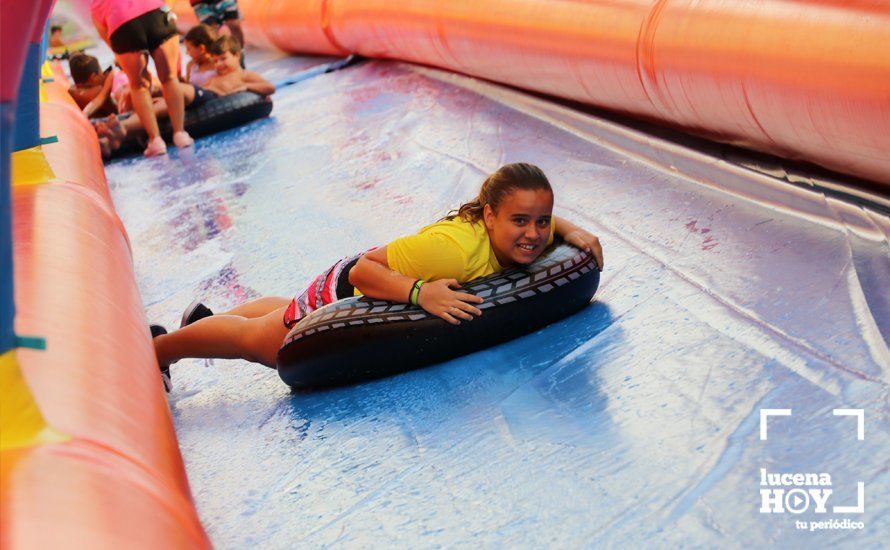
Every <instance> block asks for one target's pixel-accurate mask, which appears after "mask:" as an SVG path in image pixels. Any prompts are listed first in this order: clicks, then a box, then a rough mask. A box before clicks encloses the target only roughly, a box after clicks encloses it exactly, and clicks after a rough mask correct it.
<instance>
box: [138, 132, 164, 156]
mask: <svg viewBox="0 0 890 550" xmlns="http://www.w3.org/2000/svg"><path fill="white" fill-rule="evenodd" d="M166 154H167V144H166V143H164V138H162V137H161V136H157V137H156V138H154V139H153V140H151V141H149V142H148V147H146V148H145V153H144V155H145V156H147V157H156V156H159V155H166Z"/></svg>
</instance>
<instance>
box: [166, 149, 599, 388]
mask: <svg viewBox="0 0 890 550" xmlns="http://www.w3.org/2000/svg"><path fill="white" fill-rule="evenodd" d="M552 211H553V190H552V189H551V187H550V182H549V181H548V180H547V177H546V176H545V175H544V173H543V172H542V171H541V169H540V168H538V167H537V166H534V165H532V164H526V163H516V164H506V165H504V166H502V167H501V168H499V169H498V170H497V171H496V172H494V173H493V174H491V175H490V176H488V178H486V180H485V182H484V183H483V184H482V188H481V190H480V191H479V195H478V196H477V197H476V198H475V199H473V200H472V201H470V202H467V203H465V204H463V205H461V206H460V208H458V209H457V210H454V211H452V212H450V213H449V214H448V215H447V216H446V217H445V218H443V219H441V220H439V221H438V222H436V223H433V224H432V225H428V226H426V227H424V228H423V229H421V230H420V231H419V232H418V233H417V234H415V235H409V236H407V237H402V238H399V239H396V240H394V241H392V242H391V243H389V244H388V245H385V246H381V247H379V248H373V249H371V250H369V251H367V252H364V253H360V254H356V255H354V256H350V257H347V258H344V259H342V260H340V261H339V262H337V263H336V264H334V265H333V266H331V267H330V268H328V269H327V270H325V272H324V273H322V274H320V275H319V276H318V277H316V278H315V279H314V280H313V281H312V282H310V283H309V285H308V287H307V288H306V289H305V290H303V291H302V292H301V293H300V294H298V295H297V296H296V297H295V298H293V299H291V298H278V297H266V298H259V299H257V300H253V301H250V302H246V303H244V304H241V305H239V306H237V307H235V308H234V309H232V310H230V311H227V312H225V313H220V314H213V312H212V311H211V310H210V309H209V308H208V307H206V306H205V305H203V304H201V303H200V302H198V301H195V302H193V303H192V304H191V305H190V306H189V307H188V308H186V310H185V312H184V313H183V316H182V321H181V324H180V327H181V328H180V329H179V330H177V331H174V332H171V333H169V334H168V333H167V331H166V330H165V329H164V328H163V327H161V326H160V325H152V327H151V332H152V336H153V338H154V346H155V353H156V354H157V359H158V364H159V365H160V367H161V373H162V375H163V378H164V384H165V388H166V389H167V391H170V388H171V384H170V369H169V366H170V364H171V363H175V362H176V361H178V360H179V359H183V358H187V357H203V358H220V359H246V360H248V361H253V362H256V363H261V364H263V365H266V366H267V367H271V368H275V367H276V357H277V354H278V350H279V348H280V347H281V345H282V342H283V341H284V338H285V336H287V333H288V332H289V331H290V329H291V328H292V327H293V326H294V325H295V324H296V323H297V322H298V321H299V320H300V319H302V318H303V317H305V316H306V315H308V314H309V313H310V312H312V311H315V310H316V309H318V308H320V307H322V306H324V305H327V304H329V303H332V302H334V301H336V300H339V299H342V298H347V297H350V296H354V295H358V294H364V295H366V296H369V297H371V298H377V299H382V300H390V301H393V302H403V303H409V302H410V303H412V304H415V305H418V306H420V307H421V308H423V309H424V310H426V311H427V312H429V313H430V314H432V315H435V316H437V317H440V318H441V319H443V320H445V321H447V322H448V323H451V324H455V325H456V324H460V323H461V322H471V321H472V320H473V319H474V318H475V317H477V316H479V315H482V311H481V310H480V309H479V308H477V307H476V305H478V304H480V303H482V302H483V299H482V298H480V297H478V296H474V295H472V294H468V293H465V292H461V286H460V285H461V284H462V283H466V282H468V281H472V280H473V279H477V278H479V277H484V276H486V275H491V274H493V273H497V272H499V271H501V270H503V269H505V268H506V267H508V266H511V265H515V264H521V265H524V264H530V263H531V262H533V261H534V260H535V259H537V258H538V256H540V255H541V253H542V252H543V251H544V249H545V248H546V247H547V246H548V245H549V244H550V243H552V242H553V237H554V235H559V236H561V237H562V238H563V239H564V240H565V241H566V242H567V243H569V244H571V245H574V246H576V247H578V248H581V249H583V250H586V251H588V252H590V253H591V254H593V256H594V258H595V260H596V263H597V266H598V267H599V269H600V270H602V267H603V251H602V247H601V245H600V242H599V239H598V238H597V237H596V236H594V235H592V234H591V233H589V232H587V231H585V230H584V229H581V228H580V227H578V226H576V225H575V224H573V223H572V222H570V221H568V220H566V219H564V218H559V217H556V216H553V214H552Z"/></svg>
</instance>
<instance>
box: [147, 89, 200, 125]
mask: <svg viewBox="0 0 890 550" xmlns="http://www.w3.org/2000/svg"><path fill="white" fill-rule="evenodd" d="M176 84H177V85H178V86H179V90H180V92H181V94H182V100H183V103H184V104H185V105H186V106H188V105H190V104H191V103H192V101H194V100H195V87H194V86H192V85H191V84H185V83H183V82H177V83H176ZM152 101H153V102H152V105H151V108H152V109H153V110H154V112H155V117H156V118H166V117H168V116H170V109H169V108H167V100H165V99H164V98H162V97H155V98H152Z"/></svg>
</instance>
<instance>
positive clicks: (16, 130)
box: [12, 43, 43, 151]
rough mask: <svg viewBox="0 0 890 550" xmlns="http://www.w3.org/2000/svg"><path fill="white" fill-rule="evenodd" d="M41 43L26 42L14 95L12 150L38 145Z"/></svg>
mask: <svg viewBox="0 0 890 550" xmlns="http://www.w3.org/2000/svg"><path fill="white" fill-rule="evenodd" d="M40 49H41V44H39V43H31V44H28V53H27V55H26V57H25V67H24V69H23V70H22V80H21V82H20V83H19V91H18V94H17V95H16V97H17V98H18V99H17V105H16V114H15V121H16V123H15V125H14V127H13V143H12V150H13V151H22V150H24V149H30V148H31V147H34V146H36V145H38V143H39V142H40V128H39V126H40V94H39V88H38V86H39V83H40V64H41V62H42V60H43V57H41V56H40Z"/></svg>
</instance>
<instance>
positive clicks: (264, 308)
mask: <svg viewBox="0 0 890 550" xmlns="http://www.w3.org/2000/svg"><path fill="white" fill-rule="evenodd" d="M290 303H291V299H290V298H281V297H278V296H267V297H265V298H257V299H256V300H251V301H249V302H244V303H243V304H239V305H237V306H236V307H234V308H233V309H231V310H229V311H226V312H223V313H220V314H219V315H237V316H239V317H246V318H247V319H253V318H255V317H262V316H264V315H268V314H269V313H272V312H273V311H276V310H279V309H281V308H287V306H289V305H290ZM283 315H284V314H283V313H282V316H283Z"/></svg>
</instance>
